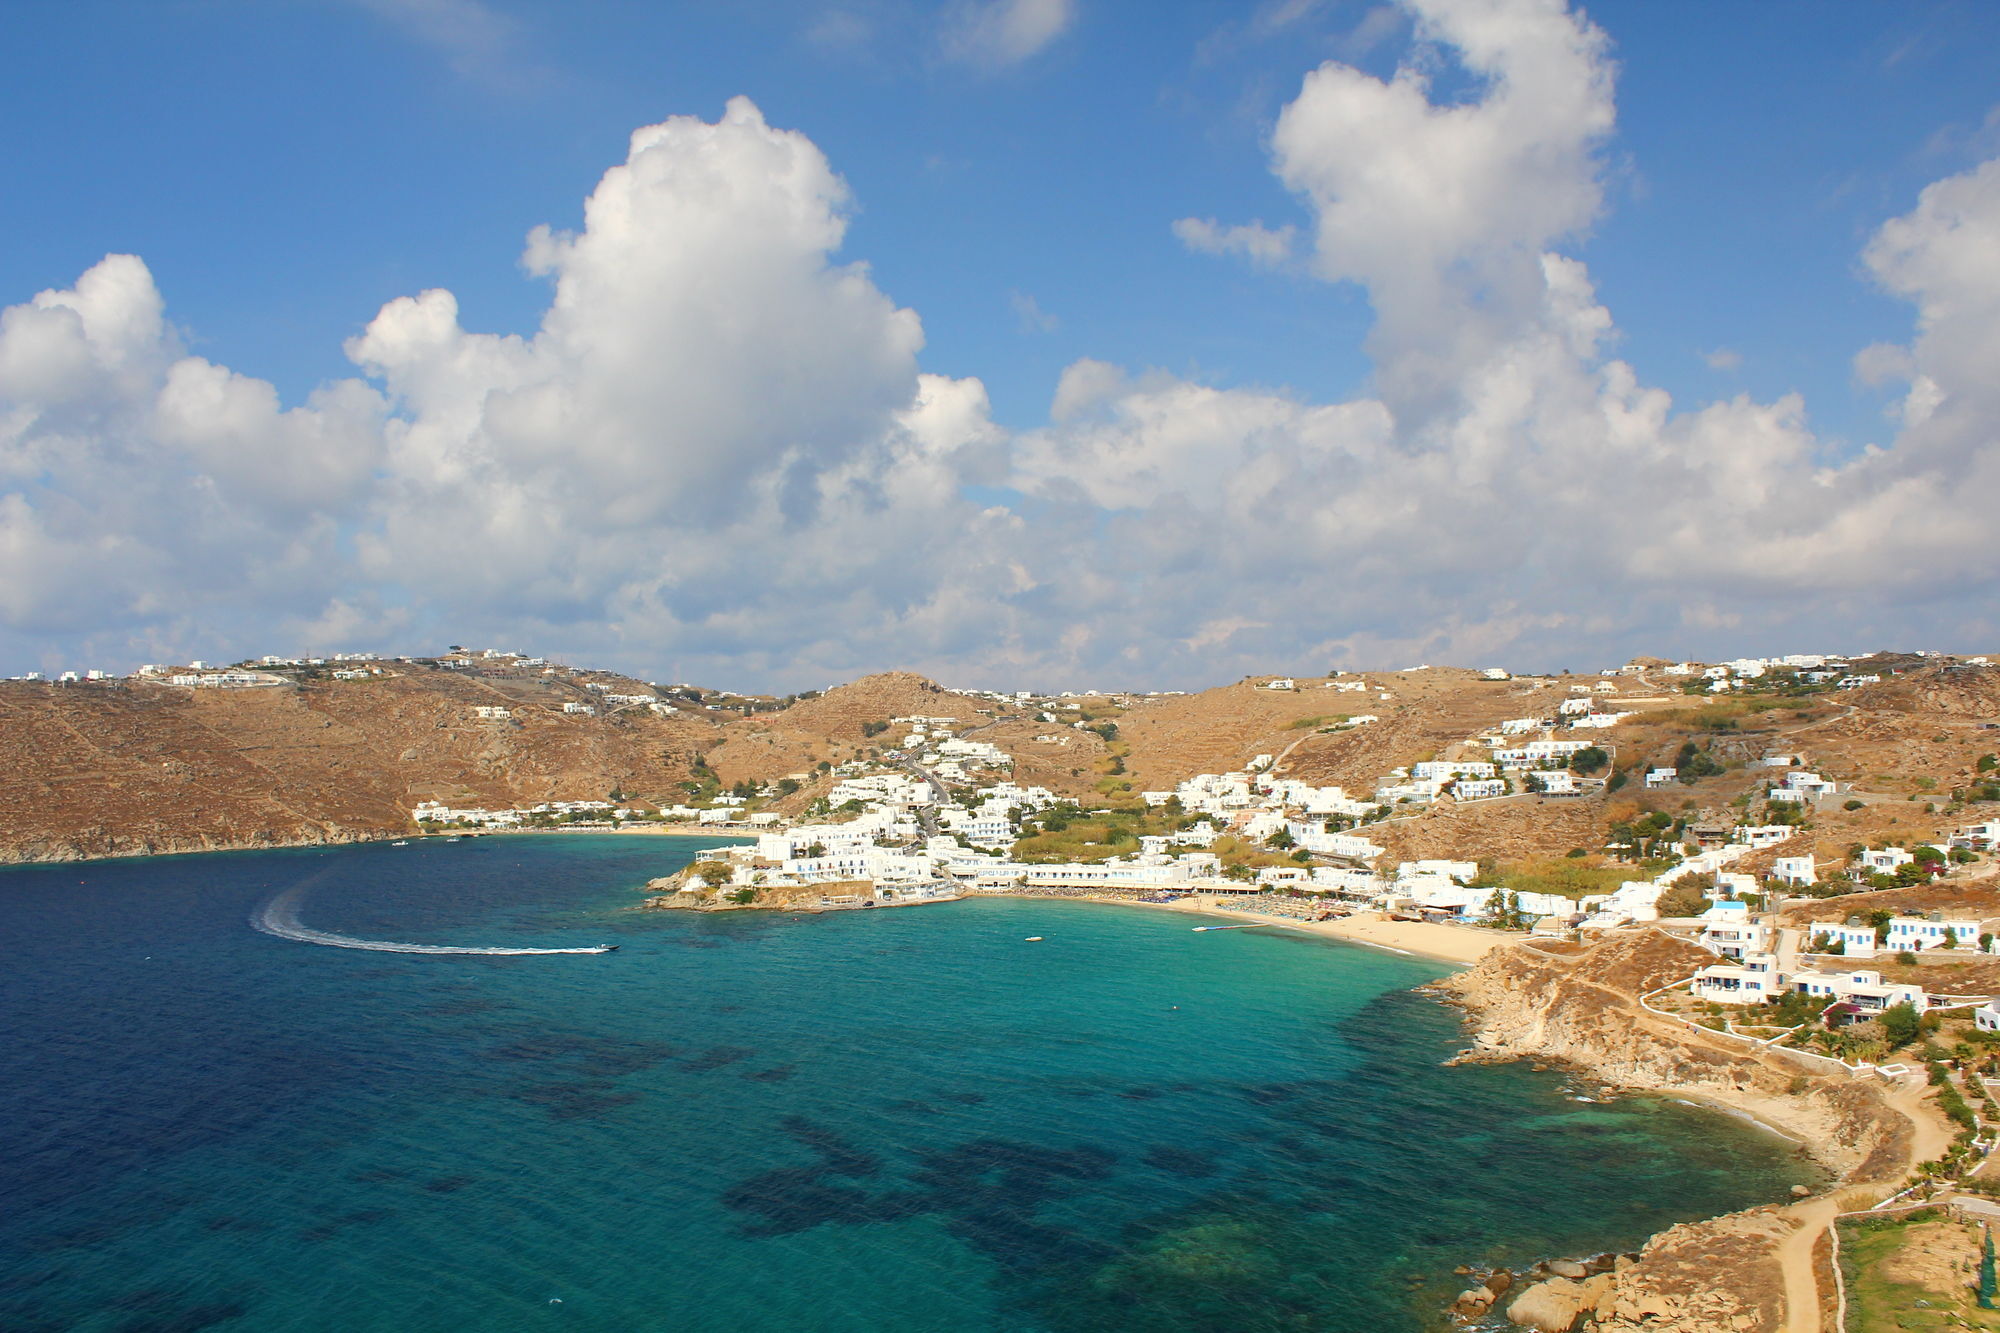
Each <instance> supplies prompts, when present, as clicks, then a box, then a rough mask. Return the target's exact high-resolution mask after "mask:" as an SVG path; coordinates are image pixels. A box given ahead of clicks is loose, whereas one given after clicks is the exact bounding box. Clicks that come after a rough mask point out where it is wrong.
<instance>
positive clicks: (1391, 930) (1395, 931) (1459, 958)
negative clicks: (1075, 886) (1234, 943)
mask: <svg viewBox="0 0 2000 1333" xmlns="http://www.w3.org/2000/svg"><path fill="white" fill-rule="evenodd" d="M968 896H970V895H968ZM991 896H993V897H1009V898H1041V899H1046V900H1048V901H1050V902H1092V903H1110V904H1112V905H1114V906H1118V907H1145V908H1150V909H1152V910H1154V911H1167V912H1179V913H1181V914H1182V915H1184V916H1213V917H1226V918H1228V919H1230V920H1232V921H1236V922H1241V923H1245V924H1256V925H1260V926H1271V927H1274V928H1276V929H1279V930H1295V931H1299V932H1301V933H1303V934H1307V935H1320V936H1323V937H1325V938H1327V939H1336V940H1341V941H1343V942H1345V943H1348V944H1362V945H1367V946H1369V947H1371V948H1376V949H1384V950H1387V951H1388V952H1390V953H1400V954H1405V955H1408V956H1411V957H1418V958H1425V959H1429V960H1431V961H1433V962H1440V963H1450V964H1452V965H1453V966H1455V967H1469V966H1471V965H1472V964H1474V963H1477V962H1478V961H1480V960H1481V959H1482V958H1484V957H1485V956H1486V955H1487V954H1489V953H1491V952H1492V951H1493V950H1495V949H1497V948H1500V947H1501V946H1503V945H1506V944H1509V943H1512V942H1513V941H1512V939H1511V938H1510V937H1508V936H1505V935H1500V934H1495V933H1492V932H1488V931H1484V930H1481V929H1479V928H1478V927H1476V926H1446V925H1440V924H1436V923H1433V922H1428V921H1390V920H1386V919H1382V920H1363V919H1361V918H1358V917H1343V918H1341V919H1339V920H1337V921H1293V920H1288V919H1286V918H1283V917H1276V916H1272V915H1270V914H1268V913H1265V912H1251V911H1245V910H1243V909H1241V908H1231V907H1227V906H1223V905H1222V903H1223V902H1224V901H1225V900H1222V899H1216V898H1204V897H1203V896H1201V895H1199V894H1197V895H1194V896H1193V897H1192V898H1183V899H1180V900H1179V901H1176V902H1171V903H1149V902H1143V901H1140V900H1139V899H1136V898H1119V897H1113V896H1111V895H1109V894H1104V895H1098V894H1058V893H1009V894H994V895H991Z"/></svg>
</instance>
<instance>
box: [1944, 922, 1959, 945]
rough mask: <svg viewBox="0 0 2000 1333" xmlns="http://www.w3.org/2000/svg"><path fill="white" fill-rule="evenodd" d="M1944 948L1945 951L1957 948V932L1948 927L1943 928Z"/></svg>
mask: <svg viewBox="0 0 2000 1333" xmlns="http://www.w3.org/2000/svg"><path fill="white" fill-rule="evenodd" d="M1944 947H1945V948H1947V949H1956V948H1957V947H1958V932H1957V931H1956V930H1953V929H1952V928H1951V927H1950V926H1946V927H1945V928H1944Z"/></svg>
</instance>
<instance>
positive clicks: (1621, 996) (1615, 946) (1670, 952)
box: [1438, 930, 1910, 1183]
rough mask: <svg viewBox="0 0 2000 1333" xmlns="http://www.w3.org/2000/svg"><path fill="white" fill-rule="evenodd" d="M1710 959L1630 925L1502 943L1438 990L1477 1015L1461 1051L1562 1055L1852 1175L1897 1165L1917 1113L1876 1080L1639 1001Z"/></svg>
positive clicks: (1864, 1176) (1502, 1056) (1473, 1055)
mask: <svg viewBox="0 0 2000 1333" xmlns="http://www.w3.org/2000/svg"><path fill="white" fill-rule="evenodd" d="M1713 961H1714V956H1713V955H1712V954H1709V953H1707V952H1706V951H1704V950H1702V949H1699V948H1696V947H1695V946H1694V945H1692V944H1688V943H1686V942H1685V941H1682V940H1677V939H1675V938H1674V937H1672V936H1670V935H1668V934H1666V933H1665V932H1663V931H1657V930H1639V931H1629V932H1620V933H1617V934H1614V935H1611V936H1609V937H1607V938H1606V939H1605V940H1603V941H1602V942H1601V943H1598V944H1594V945H1590V946H1587V947H1584V948H1580V949H1579V948H1575V947H1574V946H1571V947H1569V948H1566V949H1564V948H1560V947H1558V948H1546V947H1540V946H1537V945H1535V944H1531V943H1530V944H1519V945H1514V946H1511V947H1509V948H1505V949H1496V950H1495V951H1494V952H1492V953H1491V954H1488V955H1487V957H1486V959H1485V960H1484V961H1483V962H1481V963H1480V964H1479V965H1478V966H1476V967H1473V968H1470V969H1468V970H1467V971H1465V972H1461V973H1459V974H1457V975H1456V976H1453V977H1449V978H1447V979H1445V980H1444V981H1442V982H1440V983H1438V990H1439V991H1441V992H1442V993H1444V994H1446V995H1447V996H1448V997H1450V998H1452V999H1453V1000H1455V1001H1456V1002H1457V1003H1459V1004H1461V1005H1463V1006H1464V1007H1465V1008H1466V1009H1467V1010H1468V1011H1469V1012H1470V1013H1471V1015H1472V1027H1473V1044H1472V1047H1471V1049H1470V1050H1469V1051H1468V1052H1467V1054H1466V1055H1465V1056H1462V1057H1461V1058H1462V1059H1467V1060H1511V1059H1516V1058H1520V1057H1523V1056H1526V1057H1532V1058H1535V1059H1540V1060H1556V1061H1561V1062H1564V1063H1567V1064H1570V1065H1574V1066H1577V1067H1578V1068H1581V1069H1583V1070H1586V1071H1587V1072H1588V1073H1589V1074H1590V1075H1591V1076H1592V1077H1594V1078H1597V1079H1600V1080H1602V1081H1604V1082H1606V1083H1612V1084H1616V1085H1618V1086H1620V1087H1626V1088H1636V1089H1646V1090H1653V1091H1661V1092H1678V1093H1682V1094H1692V1095H1695V1096H1700V1097H1706V1098H1709V1099H1712V1100H1715V1101H1718V1102H1722V1103H1724V1104H1727V1105H1732V1106H1737V1107H1741V1108H1743V1109H1745V1110H1748V1111H1750V1112H1751V1113H1752V1114H1754V1115H1755V1116H1756V1117H1757V1118H1758V1119H1760V1120H1763V1121H1766V1122H1767V1123H1770V1124H1773V1125H1776V1126H1777V1127H1778V1128H1780V1129H1783V1130H1785V1131H1786V1132H1788V1133H1790V1134H1792V1135H1793V1136H1794V1137H1795V1138H1797V1139H1798V1140H1799V1141H1800V1142H1801V1143H1803V1144H1804V1145H1806V1146H1807V1147H1808V1148H1809V1149H1810V1150H1811V1151H1812V1152H1813V1153H1814V1154H1815V1155H1816V1156H1817V1157H1818V1158H1819V1159H1820V1160H1821V1162H1823V1163H1824V1164H1825V1165H1826V1166H1827V1167H1828V1168H1829V1169H1830V1170H1832V1171H1833V1172H1834V1173H1835V1174H1837V1175H1839V1176H1841V1177H1842V1178H1843V1179H1844V1180H1847V1181H1850V1182H1855V1183H1862V1182H1868V1181H1873V1180H1878V1179H1882V1178H1884V1177H1887V1176H1890V1175H1893V1174H1896V1173H1897V1172H1899V1171H1900V1170H1901V1167H1902V1163H1903V1160H1904V1158H1905V1156H1906V1155H1907V1152H1908V1148H1909V1141H1910V1127H1909V1122H1908V1120H1907V1119H1905V1118H1904V1117H1903V1116H1902V1115H1901V1114H1900V1113H1898V1112H1896V1111H1894V1110H1893V1109H1891V1108H1890V1107H1888V1106H1887V1105H1886V1103H1885V1102H1884V1101H1883V1098H1882V1093H1881V1086H1880V1085H1879V1084H1877V1083H1875V1082H1874V1081H1872V1080H1865V1079H1859V1078H1853V1077H1850V1076H1846V1075H1842V1074H1833V1075H1830V1076H1829V1075H1826V1074H1822V1073H1821V1072H1819V1070H1818V1068H1816V1067H1815V1066H1813V1065H1809V1064H1805V1063H1801V1062H1796V1061H1794V1060H1793V1059H1791V1058H1789V1057H1786V1056H1781V1055H1777V1054H1774V1053H1771V1052H1759V1051H1757V1050H1755V1049H1754V1048H1752V1047H1750V1046H1748V1044H1747V1043H1742V1042H1737V1041H1732V1040H1729V1039H1727V1038H1724V1037H1720V1036H1713V1037H1711V1036H1708V1035H1706V1034H1704V1033H1701V1032H1698V1031H1696V1030H1694V1029H1691V1028H1689V1027H1687V1026H1686V1025H1684V1024H1681V1023H1677V1022H1674V1021H1672V1020H1670V1019H1666V1018H1662V1017H1660V1016H1658V1015H1655V1014H1651V1013H1648V1012H1647V1011H1646V1010H1645V1009H1644V1008H1643V1007H1642V1006H1641V1005H1640V1004H1639V996H1641V995H1642V994H1645V993H1646V992H1648V991H1651V990H1654V989H1656V988H1658V987H1660V986H1664V985H1666V984H1668V983H1669V982H1672V981H1676V980H1678V979H1680V978H1682V977H1685V976H1687V975H1689V974H1690V973H1692V972H1693V971H1695V970H1696V969H1697V968H1700V967H1702V966H1705V965H1706V964H1708V963H1711V962H1713ZM1828 1068H1831V1067H1830V1066H1829V1067H1828Z"/></svg>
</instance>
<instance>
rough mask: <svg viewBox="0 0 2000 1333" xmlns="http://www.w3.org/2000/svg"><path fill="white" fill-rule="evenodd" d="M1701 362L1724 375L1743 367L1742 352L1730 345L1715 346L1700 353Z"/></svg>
mask: <svg viewBox="0 0 2000 1333" xmlns="http://www.w3.org/2000/svg"><path fill="white" fill-rule="evenodd" d="M1701 362H1702V364H1703V365H1705V366H1707V367H1708V368H1709V369H1710V370H1719V371H1721V372H1723V373H1724V374H1725V375H1727V374H1734V373H1735V372H1736V371H1739V370H1741V369H1743V353H1741V352H1739V351H1737V350H1736V349H1735V348H1732V347H1716V348H1711V349H1710V350H1709V351H1706V352H1703V353H1702V354H1701Z"/></svg>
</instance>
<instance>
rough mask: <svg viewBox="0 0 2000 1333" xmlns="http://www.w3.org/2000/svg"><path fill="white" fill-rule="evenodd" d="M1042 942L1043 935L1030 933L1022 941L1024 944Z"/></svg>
mask: <svg viewBox="0 0 2000 1333" xmlns="http://www.w3.org/2000/svg"><path fill="white" fill-rule="evenodd" d="M1041 942H1042V937H1041V936H1040V935H1030V936H1028V937H1027V938H1026V939H1024V940H1022V941H1021V943H1023V944H1040V943H1041Z"/></svg>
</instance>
